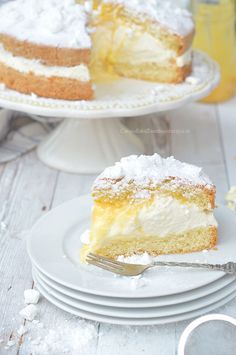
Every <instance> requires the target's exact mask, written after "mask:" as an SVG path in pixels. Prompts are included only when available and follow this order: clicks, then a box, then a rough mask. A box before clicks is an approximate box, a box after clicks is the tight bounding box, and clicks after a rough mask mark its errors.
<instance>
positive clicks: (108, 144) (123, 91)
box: [0, 51, 220, 173]
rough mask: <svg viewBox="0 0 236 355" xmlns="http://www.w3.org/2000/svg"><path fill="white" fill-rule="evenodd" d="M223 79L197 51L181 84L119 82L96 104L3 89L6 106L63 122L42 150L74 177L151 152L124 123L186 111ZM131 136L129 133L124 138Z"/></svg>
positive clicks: (102, 88)
mask: <svg viewBox="0 0 236 355" xmlns="http://www.w3.org/2000/svg"><path fill="white" fill-rule="evenodd" d="M219 79H220V74H219V68H218V65H217V64H216V63H215V62H214V61H212V60H211V59H210V58H209V57H208V56H207V55H206V54H204V53H202V52H199V51H194V53H193V72H192V74H191V76H190V77H189V78H188V79H187V80H186V81H185V82H184V83H181V84H177V85H175V84H158V83H153V82H147V81H141V80H131V79H123V78H122V79H119V80H115V81H112V82H107V83H103V84H97V86H96V89H95V92H96V99H95V100H93V101H63V100H52V99H45V98H39V97H35V95H31V96H29V95H24V94H20V93H17V92H15V91H12V90H8V89H6V88H4V85H1V84H0V105H1V106H2V107H5V108H8V109H12V110H17V111H22V112H26V113H29V114H32V115H36V116H34V117H36V119H37V115H38V116H41V118H43V117H44V118H45V120H47V119H48V117H51V120H52V118H54V119H55V120H60V119H63V121H62V122H61V123H60V124H59V126H58V127H57V128H56V129H55V130H54V131H53V132H52V133H51V134H50V135H49V136H48V137H47V138H46V139H45V140H44V141H43V142H42V143H41V144H40V145H39V147H38V150H37V152H38V156H39V158H40V159H41V161H43V162H44V163H45V164H47V165H49V166H50V167H53V168H56V169H59V170H63V171H67V172H71V173H99V172H101V171H102V170H103V169H104V168H105V167H106V166H109V165H112V164H114V162H115V161H118V160H120V158H121V157H123V156H126V155H130V154H141V153H145V151H144V146H143V144H142V142H141V140H140V139H139V138H138V137H137V136H136V135H135V134H134V133H132V132H130V131H129V130H127V129H126V128H125V126H123V124H122V123H121V121H120V120H119V118H122V117H137V116H143V115H148V114H151V113H158V112H163V111H168V110H173V109H175V108H178V107H181V106H182V105H185V104H187V103H190V102H193V101H196V100H199V99H201V98H203V97H205V96H206V95H208V94H209V93H210V92H211V91H212V90H213V89H214V88H215V87H216V85H217V84H218V82H219ZM124 133H125V134H124Z"/></svg>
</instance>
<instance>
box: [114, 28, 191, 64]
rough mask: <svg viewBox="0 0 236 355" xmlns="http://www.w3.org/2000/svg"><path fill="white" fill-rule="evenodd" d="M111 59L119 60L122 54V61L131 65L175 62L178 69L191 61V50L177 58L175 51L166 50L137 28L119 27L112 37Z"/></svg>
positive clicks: (154, 38) (161, 43)
mask: <svg viewBox="0 0 236 355" xmlns="http://www.w3.org/2000/svg"><path fill="white" fill-rule="evenodd" d="M111 52H112V53H113V57H114V58H115V59H116V60H117V56H118V55H119V58H121V60H119V61H121V62H122V52H123V58H124V61H125V62H127V61H129V62H130V63H132V64H133V65H139V64H143V63H157V64H160V63H163V64H166V62H168V61H170V60H171V59H175V60H176V64H177V66H178V67H183V66H184V65H186V64H189V63H190V62H191V59H192V55H191V49H189V50H187V51H186V52H185V53H184V54H183V55H181V56H178V57H177V54H176V51H174V50H172V49H169V48H166V47H165V45H164V44H163V42H162V41H160V40H159V39H158V38H156V37H154V36H152V35H151V34H150V33H147V32H146V33H141V32H140V30H139V29H138V26H135V25H133V26H132V27H128V26H124V25H122V26H119V27H118V28H117V30H116V31H115V33H114V34H113V36H112V49H111Z"/></svg>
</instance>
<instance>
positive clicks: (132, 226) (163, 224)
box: [108, 196, 217, 239]
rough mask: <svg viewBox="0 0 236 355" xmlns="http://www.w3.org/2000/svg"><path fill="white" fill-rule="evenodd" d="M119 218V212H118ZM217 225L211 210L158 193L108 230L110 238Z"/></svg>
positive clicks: (171, 232)
mask: <svg viewBox="0 0 236 355" xmlns="http://www.w3.org/2000/svg"><path fill="white" fill-rule="evenodd" d="M117 217H118V218H117V220H119V216H117ZM208 226H217V222H216V220H215V217H214V215H213V212H212V211H202V210H201V209H199V208H198V206H197V205H195V204H188V205H184V204H181V203H180V202H179V201H178V200H176V199H174V198H173V197H169V196H157V197H156V198H155V200H154V202H153V203H152V204H151V205H150V204H147V205H146V206H144V207H143V208H141V210H140V211H139V212H138V214H137V215H134V216H132V217H131V218H130V219H129V221H128V223H125V224H123V225H122V226H121V225H120V224H119V223H116V222H115V223H114V224H113V225H112V228H111V229H110V231H109V232H108V236H109V237H111V238H114V239H115V238H116V237H117V238H120V237H121V236H124V237H125V236H129V235H133V236H137V237H139V236H140V237H143V236H145V235H146V236H148V237H157V236H158V237H160V238H162V237H165V236H167V235H169V234H179V233H183V232H186V231H188V230H191V229H194V228H200V227H208Z"/></svg>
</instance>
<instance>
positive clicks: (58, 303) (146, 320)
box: [37, 283, 236, 326]
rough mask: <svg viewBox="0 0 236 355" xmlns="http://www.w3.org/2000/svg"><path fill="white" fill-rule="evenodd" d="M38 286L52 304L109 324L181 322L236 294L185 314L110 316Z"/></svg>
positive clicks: (206, 311)
mask: <svg viewBox="0 0 236 355" xmlns="http://www.w3.org/2000/svg"><path fill="white" fill-rule="evenodd" d="M37 288H38V290H39V291H40V293H41V294H42V295H43V296H44V297H45V298H46V299H47V300H48V301H49V302H51V303H52V304H54V305H55V306H56V307H58V308H60V309H62V310H64V311H66V312H68V313H71V314H74V315H77V316H79V317H82V318H85V319H90V320H93V321H97V322H101V323H109V324H120V325H140V326H141V325H158V324H167V323H173V322H179V321H182V320H186V319H190V318H194V317H198V316H200V315H202V314H205V313H208V312H211V311H213V310H214V309H216V308H218V307H221V306H223V305H224V304H226V303H228V302H229V301H231V300H232V299H233V298H235V296H236V292H233V293H232V294H230V295H228V296H226V297H224V298H222V299H220V300H218V301H217V302H215V303H213V304H210V305H208V306H207V307H203V308H200V309H197V310H195V311H192V312H187V313H183V314H178V315H175V316H169V317H158V318H142V319H141V318H129V319H127V318H121V317H109V316H104V315H99V314H96V313H92V312H86V311H82V310H80V309H78V308H75V307H72V306H70V305H68V304H67V303H65V302H62V301H60V300H58V299H57V298H55V297H54V296H52V295H50V294H49V293H48V292H47V291H46V290H45V289H44V288H43V286H42V285H41V284H39V283H38V284H37Z"/></svg>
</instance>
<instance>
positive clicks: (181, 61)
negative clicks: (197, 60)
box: [176, 48, 192, 68]
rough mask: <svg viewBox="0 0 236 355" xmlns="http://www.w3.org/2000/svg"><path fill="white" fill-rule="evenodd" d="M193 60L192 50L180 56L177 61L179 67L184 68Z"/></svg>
mask: <svg viewBox="0 0 236 355" xmlns="http://www.w3.org/2000/svg"><path fill="white" fill-rule="evenodd" d="M191 60H192V49H191V48H190V49H188V50H187V51H186V52H185V53H184V54H182V55H180V56H179V57H177V59H176V64H177V66H178V67H180V68H181V67H184V66H185V65H187V64H190V63H191Z"/></svg>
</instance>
